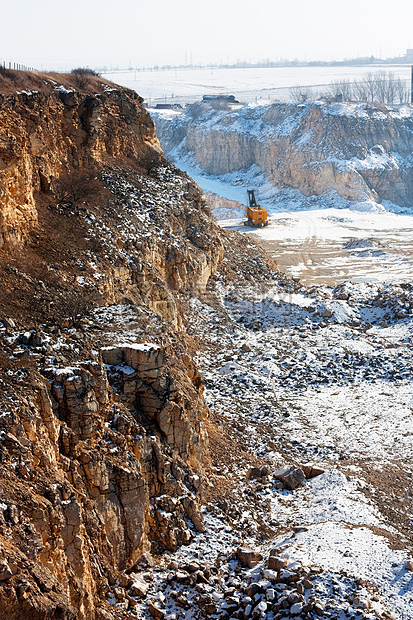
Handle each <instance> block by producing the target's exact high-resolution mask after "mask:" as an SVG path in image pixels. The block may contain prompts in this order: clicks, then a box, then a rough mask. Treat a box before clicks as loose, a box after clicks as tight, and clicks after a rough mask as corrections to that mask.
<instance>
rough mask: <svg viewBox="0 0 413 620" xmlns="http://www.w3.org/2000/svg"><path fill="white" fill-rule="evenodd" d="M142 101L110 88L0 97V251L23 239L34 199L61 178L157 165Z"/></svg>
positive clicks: (31, 219) (155, 141)
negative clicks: (98, 168)
mask: <svg viewBox="0 0 413 620" xmlns="http://www.w3.org/2000/svg"><path fill="white" fill-rule="evenodd" d="M142 101H143V100H142V99H141V98H140V97H139V96H138V95H137V94H136V93H134V92H132V91H125V90H124V89H119V90H118V89H115V88H112V89H106V91H105V92H103V93H102V94H97V95H88V94H84V93H81V92H78V91H67V90H66V89H65V88H63V87H62V88H61V89H60V90H55V91H54V92H53V93H48V92H47V93H45V92H33V93H31V94H24V93H23V94H15V95H8V96H7V97H6V96H3V95H1V94H0V248H1V247H3V246H6V247H7V246H10V245H15V244H17V243H19V242H21V241H22V240H23V239H24V237H25V235H26V234H27V232H28V230H29V229H30V228H31V227H32V226H33V225H34V224H35V223H36V221H37V212H36V206H35V193H36V192H37V191H40V190H43V191H47V190H48V189H49V188H50V185H51V183H52V181H53V179H57V178H59V177H60V176H61V175H62V174H63V173H65V172H67V171H68V170H71V169H79V168H82V167H87V166H91V165H96V164H102V163H104V162H107V161H110V160H114V159H119V160H122V161H125V162H126V161H128V160H129V161H130V160H133V161H134V162H135V164H139V163H141V164H142V165H144V166H147V165H151V164H153V163H156V162H158V163H159V162H160V161H163V155H162V150H161V147H160V145H159V142H158V139H157V137H156V133H155V131H154V125H153V122H152V120H151V118H150V116H149V114H148V113H147V112H146V110H145V109H144V108H143V107H142V105H141V104H142ZM46 109H47V114H46V115H45V114H44V112H45V110H46ZM17 119H18V122H17Z"/></svg>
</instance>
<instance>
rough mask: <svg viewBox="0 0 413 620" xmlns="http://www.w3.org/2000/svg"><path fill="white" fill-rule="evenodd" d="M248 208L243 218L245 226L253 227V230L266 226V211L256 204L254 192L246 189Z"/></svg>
mask: <svg viewBox="0 0 413 620" xmlns="http://www.w3.org/2000/svg"><path fill="white" fill-rule="evenodd" d="M247 193H248V207H247V209H246V211H245V217H246V218H247V221H246V222H244V225H245V226H254V227H255V228H261V227H262V226H268V216H267V211H266V209H264V207H261V206H260V205H259V204H257V201H256V199H255V191H254V190H253V189H248V190H247Z"/></svg>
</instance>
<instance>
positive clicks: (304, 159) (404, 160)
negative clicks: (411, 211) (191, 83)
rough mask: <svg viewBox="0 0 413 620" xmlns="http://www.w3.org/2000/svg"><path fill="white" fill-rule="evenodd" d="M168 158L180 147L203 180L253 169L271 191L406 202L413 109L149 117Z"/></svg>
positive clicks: (307, 108) (412, 196)
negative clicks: (265, 178) (206, 176)
mask: <svg viewBox="0 0 413 620" xmlns="http://www.w3.org/2000/svg"><path fill="white" fill-rule="evenodd" d="M155 118H156V125H157V132H158V135H159V137H160V140H161V143H162V145H163V146H164V148H165V151H166V152H167V153H168V152H169V150H171V149H173V148H174V147H176V146H178V145H180V148H181V149H182V150H183V151H184V152H190V153H193V156H194V158H195V161H196V163H197V164H198V165H199V166H200V167H201V168H202V169H203V170H205V171H206V172H208V173H209V174H226V173H229V172H234V171H237V170H243V169H246V168H249V167H250V166H252V165H258V166H259V168H260V169H261V171H262V172H263V173H264V174H266V175H267V176H268V177H269V178H270V179H271V180H272V182H273V183H274V185H275V186H276V187H279V188H285V187H291V188H294V189H298V190H300V191H301V192H302V193H303V194H304V195H306V196H310V195H320V194H323V193H324V192H329V191H331V190H335V191H336V192H337V193H338V194H339V195H340V196H342V197H343V198H345V199H346V200H351V201H365V200H375V201H378V202H380V201H383V200H391V201H393V202H394V203H396V204H399V205H410V204H412V202H413V181H412V178H411V174H410V166H411V159H410V158H411V152H412V147H413V138H412V135H413V134H412V128H413V110H412V108H411V107H410V106H408V105H405V106H384V105H381V104H356V103H343V104H324V103H319V102H316V103H308V104H293V103H288V104H287V103H276V104H273V105H270V106H258V107H249V106H244V107H243V108H241V109H239V110H236V111H234V110H233V111H230V112H228V111H227V112H223V111H215V110H211V109H210V107H209V106H207V105H205V104H194V105H193V106H190V108H189V110H188V111H187V112H186V113H185V115H184V116H182V117H178V118H175V119H174V120H167V119H165V118H162V117H161V116H156V117H155Z"/></svg>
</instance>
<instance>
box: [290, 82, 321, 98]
mask: <svg viewBox="0 0 413 620" xmlns="http://www.w3.org/2000/svg"><path fill="white" fill-rule="evenodd" d="M289 92H290V96H291V99H292V100H293V101H297V102H300V103H304V102H305V101H310V100H314V99H315V95H314V93H313V91H312V89H311V88H310V87H309V86H300V85H299V84H296V86H292V87H291V88H290V89H289Z"/></svg>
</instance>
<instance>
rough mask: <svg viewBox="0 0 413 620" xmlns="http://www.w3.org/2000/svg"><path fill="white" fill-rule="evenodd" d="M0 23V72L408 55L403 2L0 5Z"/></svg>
mask: <svg viewBox="0 0 413 620" xmlns="http://www.w3.org/2000/svg"><path fill="white" fill-rule="evenodd" d="M0 14H1V15H2V19H1V20H0V62H1V61H3V62H4V61H5V62H6V63H8V62H10V61H11V62H16V63H21V64H24V65H27V66H33V67H35V68H36V69H39V70H59V71H62V70H68V69H72V68H75V67H78V66H82V67H85V66H89V67H91V68H96V69H97V68H103V67H107V68H117V67H119V68H128V67H129V66H131V67H152V66H154V65H159V66H163V65H171V66H174V65H182V64H191V63H193V64H208V63H234V62H236V61H237V60H247V61H252V62H255V61H257V60H261V61H262V60H266V59H270V60H279V59H281V58H283V59H289V60H293V59H299V60H342V59H344V58H354V57H357V56H371V55H374V56H376V57H382V58H389V57H393V56H400V55H403V54H405V52H406V49H407V48H410V47H413V34H412V33H413V31H412V26H411V25H412V23H413V19H412V18H413V2H411V0H392V1H391V2H389V0H339V1H337V0H293V1H292V2H291V0H283V1H281V0H253V1H252V0H145V1H143V0H117V2H114V1H113V0H110V1H109V0H99V1H98V0H71V1H70V2H65V3H61V2H56V0H53V1H52V0H37V1H36V2H34V1H33V0H19V1H18V2H13V3H12V2H10V1H9V2H7V4H6V0H0ZM4 16H6V17H7V19H4Z"/></svg>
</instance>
